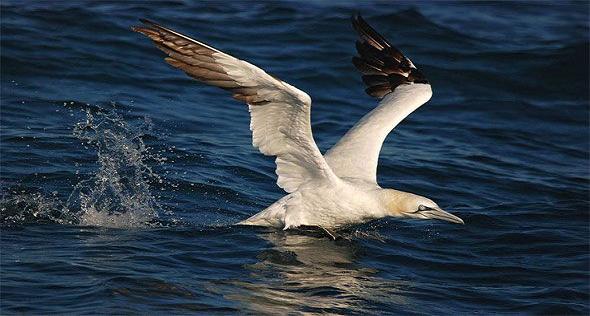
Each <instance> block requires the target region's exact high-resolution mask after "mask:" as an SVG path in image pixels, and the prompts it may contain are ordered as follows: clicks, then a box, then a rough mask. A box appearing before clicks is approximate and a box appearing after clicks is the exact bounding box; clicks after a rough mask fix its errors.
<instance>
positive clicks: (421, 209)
mask: <svg viewBox="0 0 590 316" xmlns="http://www.w3.org/2000/svg"><path fill="white" fill-rule="evenodd" d="M426 209H427V207H426V206H424V205H420V206H418V211H426Z"/></svg>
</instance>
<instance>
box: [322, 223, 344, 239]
mask: <svg viewBox="0 0 590 316" xmlns="http://www.w3.org/2000/svg"><path fill="white" fill-rule="evenodd" d="M318 227H319V228H321V229H322V230H323V231H324V232H325V233H326V234H328V236H330V237H331V238H332V240H336V239H337V238H338V237H340V236H338V235H337V234H336V233H334V232H332V231H330V230H329V229H327V228H325V227H323V226H318Z"/></svg>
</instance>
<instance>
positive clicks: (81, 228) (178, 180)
mask: <svg viewBox="0 0 590 316" xmlns="http://www.w3.org/2000/svg"><path fill="white" fill-rule="evenodd" d="M1 8H2V9H1V17H0V19H1V36H0V37H1V51H0V55H1V61H0V62H1V78H0V82H1V107H0V123H1V138H0V140H1V144H0V167H1V170H0V173H1V187H2V190H1V191H2V198H1V202H0V203H1V213H0V215H1V217H0V218H1V244H0V246H1V270H0V271H1V273H0V277H1V280H0V281H1V282H0V297H1V305H0V312H1V313H2V314H20V313H27V314H28V313H35V314H47V313H74V314H78V313H86V314H88V313H91V314H94V313H132V314H143V313H157V312H161V313H163V312H168V313H175V314H189V313H196V312H201V313H205V314H211V313H216V312H217V313H229V314H233V313H239V312H245V313H254V314H258V313H267V314H285V313H290V312H302V313H311V314H314V313H330V314H366V313H369V314H382V313H391V314H423V313H425V314H456V313H468V314H472V313H483V314H490V313H508V314H512V313H534V314H582V315H587V314H588V313H589V310H590V309H589V300H590V296H589V291H590V287H589V280H590V278H589V273H588V270H589V265H590V260H589V249H590V248H589V247H590V244H589V243H590V242H589V212H588V211H589V207H590V203H589V188H590V184H589V176H590V172H589V143H590V139H589V127H588V125H589V105H588V86H589V82H588V68H589V63H588V60H589V56H588V50H589V44H588V29H589V28H588V18H589V15H588V11H589V7H588V4H587V3H584V2H576V3H573V4H567V3H562V4H560V5H550V4H548V3H545V2H535V3H509V2H502V3H452V4H448V3H441V2H436V3H415V4H410V3H405V4H399V3H388V2H377V3H371V2H364V3H363V4H362V5H357V4H354V3H352V2H351V3H339V4H336V2H317V3H315V4H310V3H307V2H303V3H296V2H286V3H281V2H276V3H275V2H267V3H261V4H255V3H245V2H243V3H240V2H238V3H229V4H228V3H223V2H218V3H192V2H149V3H140V2H128V3H125V2H119V1H115V2H76V1H74V2H71V3H70V2H66V1H61V2H30V3H23V2H21V1H7V0H5V1H2V7H1ZM356 11H360V12H361V13H363V15H364V16H365V18H366V19H367V20H368V21H369V22H370V23H372V24H373V25H374V26H375V27H376V28H377V29H378V30H380V31H381V32H382V33H383V34H384V35H385V36H386V37H388V38H389V39H390V41H391V42H393V43H395V44H397V45H398V46H399V47H400V48H401V49H402V50H404V51H405V52H406V54H407V55H408V56H409V57H410V58H411V59H412V60H413V61H414V63H416V64H417V65H418V66H419V67H420V68H421V69H422V70H423V72H424V73H425V74H426V76H427V77H428V78H429V80H430V81H431V82H432V85H433V90H434V97H433V98H432V100H431V101H430V102H429V103H428V104H426V105H425V106H423V107H422V108H420V109H419V110H418V111H416V112H415V113H414V114H412V115H411V116H410V117H409V118H408V119H407V120H405V121H404V122H403V123H402V124H401V125H400V126H399V127H398V128H397V129H396V130H395V132H393V133H392V135H390V137H389V138H388V139H387V141H386V143H385V145H384V148H383V151H382V155H381V159H380V167H379V181H380V183H381V185H382V186H384V187H393V188H397V189H401V190H405V191H411V192H416V193H419V194H422V195H425V196H428V197H431V198H433V199H434V200H436V201H437V202H438V203H439V204H440V205H441V206H443V207H444V208H445V209H448V210H450V211H452V212H453V213H455V214H457V215H459V216H460V217H461V218H463V219H464V220H465V225H464V226H461V225H452V224H447V223H441V222H431V221H411V220H395V219H385V220H380V221H376V222H373V223H369V224H366V225H361V226H359V227H356V228H354V229H352V230H351V231H349V232H345V233H346V234H348V239H345V240H339V241H336V242H334V241H331V240H329V239H327V238H322V236H316V235H313V234H311V235H310V234H303V235H302V234H296V233H290V232H282V231H273V230H265V229H256V228H248V227H234V226H232V223H235V222H237V221H239V220H241V219H244V218H246V217H248V216H250V215H252V214H254V213H255V212H257V211H259V210H261V209H263V208H264V207H266V206H267V205H269V204H270V203H272V202H273V201H274V200H276V199H278V198H280V197H281V196H282V194H283V193H282V192H281V190H280V189H279V188H278V187H276V185H275V181H276V177H275V174H274V163H273V159H272V158H270V157H264V156H262V155H261V154H259V153H258V152H257V150H256V149H254V148H252V147H251V140H250V133H249V131H248V124H249V122H248V121H249V118H248V114H247V110H246V108H245V106H244V105H242V104H240V103H238V102H235V101H233V100H232V99H231V98H229V96H228V95H227V93H226V92H224V91H222V90H217V89H215V88H211V87H206V86H204V85H202V84H198V83H196V82H194V81H193V80H191V79H190V78H188V77H186V76H185V75H184V74H182V73H181V72H179V71H177V70H174V69H172V68H171V67H169V66H168V65H166V64H165V63H164V62H163V60H162V54H161V53H160V52H159V51H158V50H157V49H155V48H153V47H152V44H151V43H150V42H149V41H148V40H147V39H146V38H143V37H142V36H141V35H139V34H136V33H133V32H131V31H130V27H131V26H132V25H135V24H137V19H138V18H142V17H145V18H150V19H153V20H155V21H158V22H160V23H162V24H164V25H167V26H169V27H172V28H174V29H177V30H179V31H182V32H186V33H188V34H190V35H192V36H195V37H196V38H198V39H200V40H203V41H205V42H207V43H210V44H211V45H213V46H215V47H217V48H219V49H222V50H225V51H228V52H230V53H231V54H233V55H235V56H237V57H240V58H242V59H246V60H249V61H251V62H252V63H254V64H257V65H260V66H261V67H263V68H265V69H266V70H268V71H269V72H270V73H272V74H274V75H276V76H278V77H280V78H282V79H284V80H285V81H287V82H289V83H292V84H294V85H295V86H297V87H299V88H301V89H303V90H305V91H307V92H308V93H309V94H310V95H311V96H312V98H313V100H314V108H313V114H312V121H313V131H314V134H315V137H316V140H317V142H318V144H319V146H320V148H321V149H322V151H325V150H327V149H328V148H329V147H330V146H331V145H333V144H334V143H335V142H336V141H337V140H338V138H339V137H340V136H341V135H342V134H343V133H345V131H346V130H347V129H348V128H350V127H351V126H352V124H354V122H356V120H358V119H359V118H360V117H361V116H362V115H363V114H364V113H366V112H367V111H369V110H370V109H372V108H373V107H374V106H375V104H376V101H375V100H373V99H372V98H370V97H369V96H367V95H365V94H364V92H363V89H364V87H363V84H362V83H361V80H360V76H359V74H358V73H357V71H356V70H355V69H354V67H353V66H352V64H351V63H350V58H351V56H352V55H353V54H354V41H355V34H354V33H353V31H352V29H351V26H350V22H349V17H350V15H351V14H352V13H354V12H356Z"/></svg>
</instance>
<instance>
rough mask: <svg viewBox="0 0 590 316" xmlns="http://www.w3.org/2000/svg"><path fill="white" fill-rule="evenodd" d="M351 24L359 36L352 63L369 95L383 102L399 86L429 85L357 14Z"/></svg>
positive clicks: (422, 76) (402, 55)
mask: <svg viewBox="0 0 590 316" xmlns="http://www.w3.org/2000/svg"><path fill="white" fill-rule="evenodd" d="M351 21H352V26H353V28H354V30H355V31H356V32H357V33H358V35H359V40H358V41H357V42H356V48H357V52H358V57H354V58H353V59H352V63H353V64H354V66H355V67H356V68H357V69H358V70H359V71H360V72H361V73H362V74H363V82H364V83H365V84H366V85H367V87H368V88H367V90H366V92H367V93H368V94H369V95H371V96H374V97H378V98H382V97H383V96H384V95H386V94H387V93H390V92H392V91H393V90H394V89H395V88H396V87H397V86H399V85H402V84H413V83H428V80H427V79H426V78H425V77H424V75H423V74H422V73H421V72H420V71H419V70H418V69H416V67H415V66H414V64H413V63H412V62H411V61H410V60H409V59H408V58H407V57H405V56H404V54H403V53H402V52H401V51H400V50H398V49H397V48H395V47H394V46H393V45H391V44H390V43H389V41H387V40H386V39H385V37H383V36H382V35H381V34H379V33H378V32H377V31H376V30H375V29H374V28H373V27H371V26H370V25H369V24H368V23H367V22H366V21H365V20H364V19H363V18H362V17H361V15H360V14H358V13H355V14H353V15H352V18H351Z"/></svg>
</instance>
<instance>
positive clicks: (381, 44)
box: [325, 15, 432, 183]
mask: <svg viewBox="0 0 590 316" xmlns="http://www.w3.org/2000/svg"><path fill="white" fill-rule="evenodd" d="M352 25H353V27H354V29H355V30H356V31H357V33H358V35H359V40H358V41H357V42H356V48H357V52H358V54H359V56H355V57H353V58H352V63H353V64H354V66H355V67H356V68H357V69H358V70H359V71H360V72H361V73H362V74H363V76H362V79H363V82H364V83H365V85H366V86H367V88H366V90H365V91H366V92H367V94H369V95H370V96H373V97H376V98H379V99H382V101H381V102H380V103H379V105H378V106H377V108H375V109H374V110H373V111H371V112H370V113H368V114H367V115H365V116H364V117H363V118H362V119H361V120H360V121H359V122H358V123H357V124H355V126H353V127H352V128H351V129H350V130H349V131H348V132H347V133H346V135H344V136H343V137H342V138H341V139H340V141H339V142H338V143H337V144H336V145H334V147H332V148H331V149H330V150H329V151H328V152H327V153H326V154H325V157H326V160H327V161H328V164H329V165H330V167H332V170H333V171H334V173H335V174H336V175H337V176H339V177H341V178H353V179H360V180H364V181H368V182H372V183H377V164H378V160H379V152H380V151H381V146H382V145H383V141H384V140H385V138H386V137H387V135H388V134H389V133H390V132H391V130H392V129H393V128H395V126H397V124H399V123H400V122H401V121H402V120H403V119H404V118H405V117H406V116H408V115H409V114H410V113H412V112H413V111H414V110H415V109H417V108H418V107H420V106H421V105H422V104H424V103H426V102H427V101H428V100H429V99H430V97H431V96H432V90H431V88H430V84H428V81H427V80H426V78H425V77H424V76H423V75H422V73H421V72H420V71H418V69H417V68H416V66H414V64H413V63H412V62H411V61H410V60H409V59H408V58H407V57H405V56H404V55H403V54H402V52H401V51H400V50H398V49H397V48H395V47H393V46H392V45H391V44H390V43H389V42H388V41H387V40H386V39H385V38H384V37H383V36H381V35H380V34H379V33H377V31H375V30H374V29H373V28H372V27H371V26H370V25H369V24H367V22H365V20H363V18H362V17H360V15H356V16H354V17H353V19H352Z"/></svg>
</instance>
